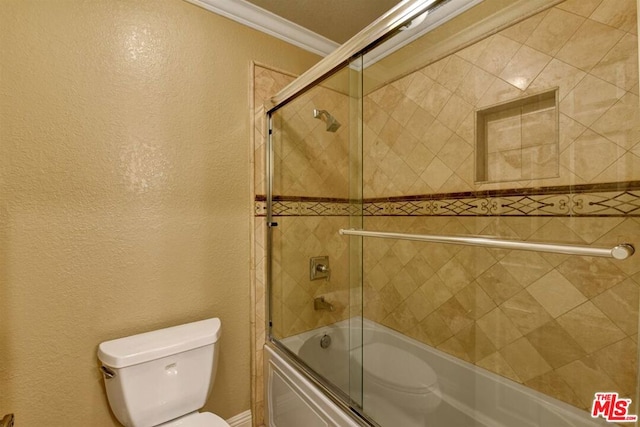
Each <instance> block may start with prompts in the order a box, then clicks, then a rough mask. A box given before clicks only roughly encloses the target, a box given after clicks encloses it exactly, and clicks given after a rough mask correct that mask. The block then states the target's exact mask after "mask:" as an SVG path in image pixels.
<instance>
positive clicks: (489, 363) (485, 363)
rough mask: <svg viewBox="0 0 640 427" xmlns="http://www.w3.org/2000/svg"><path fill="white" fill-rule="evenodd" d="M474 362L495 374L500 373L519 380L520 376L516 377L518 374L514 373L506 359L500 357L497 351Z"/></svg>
mask: <svg viewBox="0 0 640 427" xmlns="http://www.w3.org/2000/svg"><path fill="white" fill-rule="evenodd" d="M476 364H477V365H478V366H480V367H481V368H484V369H486V370H488V371H491V372H493V373H495V374H498V375H501V376H503V377H505V378H508V379H510V380H513V381H516V382H521V381H520V378H518V375H516V373H515V372H514V371H513V368H511V366H509V364H508V363H507V361H506V360H504V357H502V355H501V354H500V353H499V352H495V353H493V354H490V355H489V356H487V357H485V358H484V359H482V360H479V361H478V362H477V363H476Z"/></svg>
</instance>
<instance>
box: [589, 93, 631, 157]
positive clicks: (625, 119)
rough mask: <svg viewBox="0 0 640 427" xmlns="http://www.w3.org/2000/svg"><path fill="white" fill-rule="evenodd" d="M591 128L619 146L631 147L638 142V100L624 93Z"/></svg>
mask: <svg viewBox="0 0 640 427" xmlns="http://www.w3.org/2000/svg"><path fill="white" fill-rule="evenodd" d="M591 128H592V129H593V130H594V131H596V132H598V133H599V134H600V135H602V136H605V137H606V138H607V139H610V140H611V141H613V142H615V143H616V144H618V145H619V146H621V147H623V148H626V149H627V150H629V149H631V148H632V147H633V146H635V145H636V144H638V143H639V142H640V101H639V100H638V96H637V95H633V94H631V93H626V94H625V95H624V96H623V97H622V98H620V100H619V101H618V102H616V103H615V104H614V105H613V106H612V107H611V108H610V109H609V110H608V111H607V112H606V113H605V114H604V115H603V116H602V117H600V118H599V119H598V120H597V121H596V122H595V123H594V124H593V125H592V126H591Z"/></svg>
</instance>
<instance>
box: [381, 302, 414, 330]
mask: <svg viewBox="0 0 640 427" xmlns="http://www.w3.org/2000/svg"><path fill="white" fill-rule="evenodd" d="M382 324H383V325H385V326H387V327H390V328H392V329H394V330H396V331H398V332H401V333H406V332H407V331H409V330H412V329H415V327H416V326H417V324H418V321H417V320H416V318H415V316H414V315H413V313H412V312H411V310H410V309H409V307H408V306H407V304H406V303H405V302H402V303H400V304H399V305H398V307H396V308H395V310H393V311H392V312H391V313H389V315H388V316H387V317H385V318H384V320H383V321H382Z"/></svg>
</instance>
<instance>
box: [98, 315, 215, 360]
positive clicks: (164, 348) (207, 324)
mask: <svg viewBox="0 0 640 427" xmlns="http://www.w3.org/2000/svg"><path fill="white" fill-rule="evenodd" d="M220 326H221V323H220V319H218V318H213V319H207V320H200V321H198V322H193V323H187V324H185V325H179V326H172V327H170V328H165V329H159V330H157V331H151V332H145V333H143V334H138V335H132V336H130V337H125V338H119V339H115V340H111V341H105V342H103V343H101V344H100V345H99V346H98V358H99V359H100V361H101V362H102V363H103V364H105V365H107V366H109V367H111V368H125V367H127V366H132V365H137V364H139V363H144V362H149V361H151V360H155V359H160V358H162V357H166V356H170V355H172V354H177V353H182V352H184V351H188V350H193V349H194V348H198V347H204V346H206V345H210V344H213V343H215V342H216V341H217V340H218V338H219V337H220Z"/></svg>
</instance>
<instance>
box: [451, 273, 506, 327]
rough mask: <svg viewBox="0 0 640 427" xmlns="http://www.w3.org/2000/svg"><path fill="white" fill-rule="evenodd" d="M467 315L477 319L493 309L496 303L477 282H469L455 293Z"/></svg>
mask: <svg viewBox="0 0 640 427" xmlns="http://www.w3.org/2000/svg"><path fill="white" fill-rule="evenodd" d="M455 298H456V299H457V300H458V302H459V303H460V305H461V306H462V307H464V309H465V310H466V313H467V316H469V317H471V318H473V319H475V320H477V319H479V318H481V317H482V316H484V315H485V314H487V313H488V312H489V311H491V310H493V309H494V308H495V307H496V305H495V303H494V302H493V300H492V299H491V298H489V296H488V295H487V293H486V292H485V291H483V290H482V288H481V287H480V286H478V284H477V283H475V282H474V283H471V284H470V285H469V286H467V287H465V288H464V289H462V290H461V291H460V292H458V293H457V294H456V295H455Z"/></svg>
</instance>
